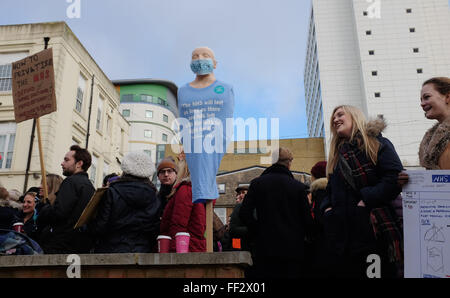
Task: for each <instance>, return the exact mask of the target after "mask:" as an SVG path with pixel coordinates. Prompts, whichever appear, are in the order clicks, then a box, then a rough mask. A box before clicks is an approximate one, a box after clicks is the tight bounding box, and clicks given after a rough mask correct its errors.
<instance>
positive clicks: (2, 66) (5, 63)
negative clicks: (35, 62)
mask: <svg viewBox="0 0 450 298" xmlns="http://www.w3.org/2000/svg"><path fill="white" fill-rule="evenodd" d="M26 56H28V53H27V52H17V53H0V92H1V91H11V90H12V72H11V70H12V64H11V63H12V62H16V61H19V60H21V59H23V58H25V57H26Z"/></svg>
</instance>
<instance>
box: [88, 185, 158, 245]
mask: <svg viewBox="0 0 450 298" xmlns="http://www.w3.org/2000/svg"><path fill="white" fill-rule="evenodd" d="M155 191H156V189H155V188H154V186H153V184H151V182H150V181H149V180H148V179H140V178H137V177H132V176H127V177H122V178H121V179H119V180H117V181H115V182H113V183H111V185H110V186H109V189H108V191H107V192H106V194H105V197H104V198H103V200H102V202H101V203H100V206H99V210H98V213H97V216H96V217H95V219H94V220H93V221H92V222H91V223H89V224H88V230H89V232H90V233H91V234H92V235H93V236H95V237H96V241H95V245H94V252H95V253H130V252H140V253H147V252H152V249H153V248H154V246H155V244H156V237H157V236H158V233H159V224H160V219H159V214H160V213H161V210H160V208H161V206H162V204H161V201H160V200H159V199H158V198H157V196H156V192H155Z"/></svg>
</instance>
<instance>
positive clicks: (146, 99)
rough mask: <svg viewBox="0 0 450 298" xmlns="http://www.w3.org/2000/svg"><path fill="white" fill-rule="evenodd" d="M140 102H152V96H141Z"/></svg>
mask: <svg viewBox="0 0 450 298" xmlns="http://www.w3.org/2000/svg"><path fill="white" fill-rule="evenodd" d="M141 101H143V102H150V103H152V102H153V96H151V95H148V94H141Z"/></svg>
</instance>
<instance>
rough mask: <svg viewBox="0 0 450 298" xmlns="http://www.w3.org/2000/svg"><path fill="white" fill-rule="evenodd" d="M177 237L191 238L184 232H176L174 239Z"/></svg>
mask: <svg viewBox="0 0 450 298" xmlns="http://www.w3.org/2000/svg"><path fill="white" fill-rule="evenodd" d="M177 236H191V235H189V233H186V232H178V233H176V234H175V237H177Z"/></svg>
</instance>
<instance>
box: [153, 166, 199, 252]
mask: <svg viewBox="0 0 450 298" xmlns="http://www.w3.org/2000/svg"><path fill="white" fill-rule="evenodd" d="M177 168H178V170H177V180H176V181H175V183H174V187H173V189H172V191H171V193H170V194H169V195H168V196H167V199H168V202H167V205H166V207H165V209H164V213H163V216H162V219H161V226H160V235H167V236H170V237H172V241H171V243H170V248H169V251H170V252H176V246H175V234H176V233H178V232H188V233H189V235H190V236H191V237H190V240H189V252H206V239H205V236H204V234H205V230H206V210H205V205H204V204H203V203H192V185H191V180H190V172H189V169H188V166H187V163H186V160H185V159H181V160H180V161H179V162H178V165H177Z"/></svg>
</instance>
